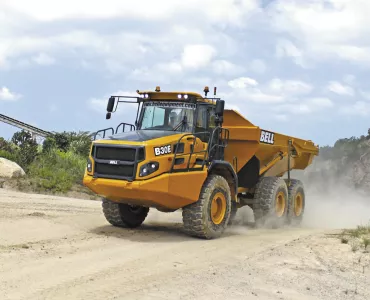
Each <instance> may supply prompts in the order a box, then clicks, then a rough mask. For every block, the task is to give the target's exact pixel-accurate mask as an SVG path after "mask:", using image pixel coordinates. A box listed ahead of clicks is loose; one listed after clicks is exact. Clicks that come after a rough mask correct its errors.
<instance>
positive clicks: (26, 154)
mask: <svg viewBox="0 0 370 300" xmlns="http://www.w3.org/2000/svg"><path fill="white" fill-rule="evenodd" d="M12 143H13V144H14V145H15V146H16V148H15V149H14V150H13V151H14V152H13V153H15V154H14V155H15V160H14V161H15V162H16V163H17V164H19V165H20V166H21V167H22V168H23V169H24V170H25V171H26V172H27V170H28V167H29V165H30V164H31V163H32V162H33V161H34V160H35V158H36V157H37V154H38V145H37V143H36V141H35V140H34V139H33V138H32V135H31V134H30V133H29V132H27V131H24V130H22V131H20V132H16V133H15V134H14V135H13V137H12Z"/></svg>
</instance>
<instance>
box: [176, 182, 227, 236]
mask: <svg viewBox="0 0 370 300" xmlns="http://www.w3.org/2000/svg"><path fill="white" fill-rule="evenodd" d="M230 212H231V192H230V187H229V184H228V183H227V181H226V179H225V178H224V177H222V176H219V175H209V176H208V178H207V179H206V181H205V183H204V184H203V187H202V190H201V192H200V197H199V200H198V201H197V202H195V203H192V204H190V205H188V206H185V207H184V208H183V209H182V218H183V223H184V229H185V232H186V233H187V234H188V235H190V236H194V237H198V238H203V239H214V238H218V237H220V236H221V235H222V233H223V232H224V231H225V229H226V227H227V225H228V223H229V219H230Z"/></svg>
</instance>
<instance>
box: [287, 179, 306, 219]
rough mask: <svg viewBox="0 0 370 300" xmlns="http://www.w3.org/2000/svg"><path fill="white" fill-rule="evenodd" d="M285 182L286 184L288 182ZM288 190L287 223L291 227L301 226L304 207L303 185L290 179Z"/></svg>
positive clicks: (296, 180)
mask: <svg viewBox="0 0 370 300" xmlns="http://www.w3.org/2000/svg"><path fill="white" fill-rule="evenodd" d="M285 182H286V183H287V184H288V180H287V179H286V180H285ZM288 190H289V202H288V223H289V224H290V225H292V226H298V225H300V224H301V222H302V219H303V215H304V211H305V207H306V198H305V192H304V186H303V183H302V182H301V181H300V180H298V179H291V180H290V186H289V187H288Z"/></svg>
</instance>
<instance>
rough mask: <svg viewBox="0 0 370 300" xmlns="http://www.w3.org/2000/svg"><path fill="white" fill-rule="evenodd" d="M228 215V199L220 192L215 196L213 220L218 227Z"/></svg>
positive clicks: (212, 210) (212, 211) (212, 204)
mask: <svg viewBox="0 0 370 300" xmlns="http://www.w3.org/2000/svg"><path fill="white" fill-rule="evenodd" d="M225 213H226V199H225V196H224V194H222V193H221V192H218V193H217V194H216V195H214V197H213V199H212V203H211V218H212V222H213V223H215V224H216V225H218V224H220V223H221V222H222V220H223V219H224V217H225Z"/></svg>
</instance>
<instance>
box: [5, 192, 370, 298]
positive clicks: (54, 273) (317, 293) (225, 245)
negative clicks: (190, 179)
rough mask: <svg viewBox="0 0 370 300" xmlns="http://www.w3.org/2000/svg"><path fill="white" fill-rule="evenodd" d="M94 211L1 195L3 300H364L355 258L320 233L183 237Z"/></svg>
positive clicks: (168, 228)
mask: <svg viewBox="0 0 370 300" xmlns="http://www.w3.org/2000/svg"><path fill="white" fill-rule="evenodd" d="M100 205H101V204H100V202H97V201H88V200H77V199H69V198H57V197H50V196H40V195H29V194H21V193H15V192H9V191H5V190H0V232H1V233H0V299H2V300H5V299H48V300H51V299H89V300H94V299H99V300H100V299H207V300H208V299H299V300H304V299H325V300H329V299H370V288H369V282H370V274H369V269H367V268H363V267H361V265H360V264H356V263H357V261H358V258H359V257H360V256H361V255H363V254H361V253H352V252H351V251H350V246H349V245H344V244H341V243H340V241H338V239H337V238H333V237H332V236H328V235H325V233H327V232H325V231H323V230H320V229H309V228H307V229H302V228H301V229H281V230H256V229H253V228H250V227H246V226H237V227H231V228H230V229H229V230H228V231H227V233H226V234H225V235H224V236H223V237H222V238H220V239H217V240H212V241H204V240H198V239H194V238H190V237H187V236H186V235H184V234H183V233H182V226H181V215H180V213H173V214H164V213H159V212H156V211H152V212H150V215H149V218H148V219H147V221H146V222H145V224H144V225H143V227H142V228H140V229H138V230H125V229H118V228H114V227H112V226H110V225H109V224H107V222H106V221H105V219H104V217H103V215H102V213H101V206H100Z"/></svg>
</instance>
